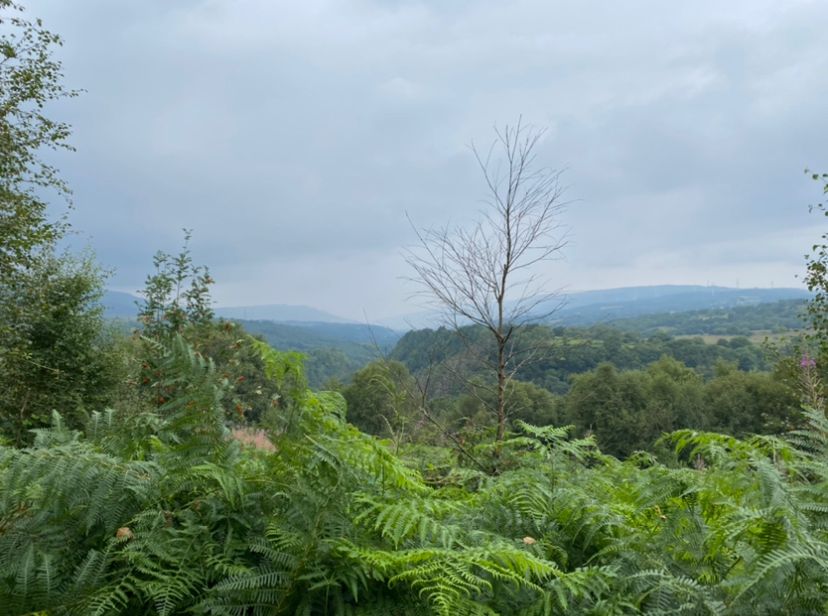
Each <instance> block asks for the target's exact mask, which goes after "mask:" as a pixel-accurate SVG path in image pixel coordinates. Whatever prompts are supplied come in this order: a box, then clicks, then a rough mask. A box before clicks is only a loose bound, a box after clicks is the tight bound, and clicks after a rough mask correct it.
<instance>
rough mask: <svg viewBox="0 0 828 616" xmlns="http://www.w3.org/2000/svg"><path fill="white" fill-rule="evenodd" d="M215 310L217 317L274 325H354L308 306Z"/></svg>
mask: <svg viewBox="0 0 828 616" xmlns="http://www.w3.org/2000/svg"><path fill="white" fill-rule="evenodd" d="M215 310H216V314H217V315H218V316H220V317H224V318H225V319H244V320H247V321H274V322H276V323H296V322H298V323H354V321H351V320H349V319H343V318H342V317H339V316H336V315H335V314H331V313H330V312H325V311H324V310H319V309H317V308H312V307H310V306H291V305H287V304H268V305H265V306H233V307H228V308H216V309H215Z"/></svg>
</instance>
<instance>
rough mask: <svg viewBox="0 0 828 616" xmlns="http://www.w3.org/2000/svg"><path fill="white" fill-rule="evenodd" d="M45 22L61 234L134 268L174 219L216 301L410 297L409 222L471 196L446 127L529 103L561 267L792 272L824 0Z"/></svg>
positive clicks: (820, 150) (814, 154)
mask: <svg viewBox="0 0 828 616" xmlns="http://www.w3.org/2000/svg"><path fill="white" fill-rule="evenodd" d="M26 5H27V7H28V12H29V14H30V15H31V16H38V17H42V18H43V19H44V21H45V23H46V25H47V26H48V27H50V28H51V29H52V30H54V31H56V32H58V33H59V34H61V35H62V36H63V38H64V40H65V45H64V47H63V49H62V50H61V52H60V57H61V59H62V60H63V62H64V68H65V74H66V82H67V85H69V86H71V87H77V88H83V89H84V90H85V93H84V94H83V95H82V96H80V97H79V98H76V99H73V100H71V101H69V102H67V103H63V104H61V105H60V106H59V108H58V109H55V110H54V112H55V114H58V115H59V116H60V117H61V118H65V119H67V120H68V121H70V122H71V123H72V125H73V126H74V136H73V139H72V141H73V143H74V145H76V146H77V152H76V153H74V154H71V155H62V156H60V158H59V159H58V161H57V163H58V166H59V167H60V168H61V169H62V170H63V171H64V175H65V177H66V179H67V180H68V181H69V182H70V184H71V185H72V187H73V188H74V191H75V203H76V209H75V211H74V212H73V213H72V215H71V220H72V222H73V224H74V227H75V228H76V229H77V230H78V231H79V232H80V234H81V235H80V237H78V238H76V240H75V241H76V242H77V243H78V244H82V243H84V242H86V243H89V244H91V246H92V247H93V248H94V249H95V251H96V252H97V255H98V258H99V260H100V261H101V262H102V263H104V264H106V265H108V266H111V267H113V268H114V269H115V273H114V275H113V277H112V278H111V280H110V286H111V287H112V288H117V289H122V290H128V291H135V290H137V289H138V288H140V287H141V285H142V282H143V279H144V277H145V275H146V273H147V272H148V269H149V267H150V264H151V256H152V254H153V253H154V252H155V251H156V250H157V249H159V248H160V249H164V250H168V251H172V250H175V249H176V248H177V247H178V246H179V245H180V240H181V231H180V229H181V228H182V227H188V228H192V229H193V230H194V236H193V244H192V247H193V252H194V255H195V257H196V260H197V261H198V262H202V263H205V264H208V265H209V266H210V267H211V268H212V270H213V273H214V277H215V278H216V279H217V281H218V284H217V286H216V288H215V291H214V297H215V298H216V300H217V302H218V304H219V305H242V304H266V303H285V304H308V305H312V306H315V307H318V308H322V309H325V310H328V311H330V312H333V313H335V314H339V315H342V316H345V317H351V318H356V319H363V318H365V317H366V316H367V318H368V319H369V320H376V319H380V318H382V317H386V316H389V315H393V314H399V313H405V312H411V311H412V310H415V309H416V308H415V307H414V306H412V304H411V302H410V300H409V299H408V298H409V295H410V293H411V291H412V288H411V287H410V286H409V285H408V283H406V282H405V281H403V280H401V278H400V277H401V276H405V275H406V274H407V273H408V270H407V269H406V266H405V264H404V262H403V260H402V258H401V251H402V249H403V248H404V247H405V246H407V245H410V244H411V243H412V241H413V239H414V234H413V232H412V230H411V227H410V226H409V224H408V221H407V219H406V213H408V215H409V216H410V217H411V218H412V219H413V220H414V221H415V222H416V223H417V224H419V225H422V226H428V225H434V224H443V223H446V222H449V221H456V222H461V223H462V222H464V221H468V220H471V219H472V218H473V217H474V215H475V212H476V211H478V210H479V209H480V207H481V201H480V200H481V199H482V198H483V197H485V195H486V193H485V186H484V184H483V182H482V178H481V176H480V172H479V170H478V168H477V166H476V163H475V161H474V158H473V156H472V154H471V152H470V150H469V147H468V146H469V144H470V143H472V142H474V143H476V144H480V145H483V146H485V145H486V144H487V143H488V142H489V141H490V140H491V138H492V137H493V132H492V128H493V126H495V125H503V124H505V123H512V122H514V121H515V120H516V119H517V118H518V117H519V116H520V115H522V116H523V118H524V120H525V121H526V122H529V123H531V124H533V125H536V126H539V127H546V128H547V129H548V130H547V133H546V135H545V138H544V140H543V142H542V144H541V146H540V150H539V161H540V162H541V163H543V164H544V165H546V166H549V167H553V168H565V169H566V170H567V171H566V173H565V175H564V182H565V184H566V185H567V186H568V191H567V197H568V199H570V200H571V201H572V202H573V203H572V204H571V205H570V206H569V208H568V210H567V211H566V213H565V214H564V215H563V217H562V223H564V224H565V225H566V227H567V228H568V229H569V245H568V246H567V248H566V251H565V254H564V257H565V258H564V259H563V260H562V261H559V262H555V263H552V264H550V265H549V268H548V271H547V272H546V273H547V274H548V276H549V278H550V279H551V280H553V281H554V284H555V286H558V287H566V288H568V289H571V290H581V289H595V288H606V287H617V286H628V285H643V284H662V283H691V284H692V283H695V284H706V283H711V284H719V285H725V286H737V285H738V286H742V287H747V286H771V285H774V286H799V284H800V282H799V281H798V280H797V279H796V278H795V275H796V274H797V273H801V272H802V270H803V254H804V253H805V252H806V250H807V248H808V246H809V245H810V244H811V243H813V241H814V240H816V239H817V238H818V236H819V234H820V233H821V228H820V227H819V226H818V225H819V224H820V222H821V221H820V220H819V219H817V218H816V217H814V216H809V215H808V211H807V206H808V204H809V203H812V202H814V201H816V200H817V199H818V197H819V190H818V188H819V187H818V186H817V185H816V184H815V183H814V182H811V181H809V180H808V179H807V178H806V176H805V175H804V174H803V169H804V168H805V167H811V168H814V169H819V170H823V169H828V148H827V147H826V136H828V113H826V109H827V107H826V106H827V105H828V102H827V101H828V37H826V36H825V24H826V23H828V2H824V1H823V0H819V1H812V2H808V1H800V2H797V1H786V2H778V1H770V0H768V1H763V0H745V1H743V2H737V1H731V2H721V1H718V0H717V1H711V2H703V1H699V0H696V1H694V2H664V1H663V0H659V1H652V2H646V1H633V0H630V1H626V2H608V1H601V2H598V1H584V0H578V1H574V0H573V1H571V2H552V1H550V0H524V1H514V2H502V1H497V2H496V1H493V0H476V1H467V0H431V1H414V0H411V1H409V0H373V1H372V0H362V1H349V0H302V1H301V2H280V1H275V0H141V1H137V0H135V1H119V2H113V1H112V0H72V1H71V2H67V1H66V0H30V1H28V2H26Z"/></svg>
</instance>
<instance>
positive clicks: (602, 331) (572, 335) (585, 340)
mask: <svg viewBox="0 0 828 616" xmlns="http://www.w3.org/2000/svg"><path fill="white" fill-rule="evenodd" d="M463 336H464V337H465V338H466V339H467V340H468V341H471V342H470V343H469V344H467V345H464V344H463V343H462V342H461V340H460V339H459V337H458V336H456V335H454V334H453V333H452V332H450V331H448V330H444V329H438V330H430V329H426V330H419V331H412V332H408V333H407V334H406V335H405V336H403V337H402V338H401V339H400V341H399V342H398V343H397V346H396V347H395V348H394V350H393V352H392V353H391V358H392V359H395V360H397V361H401V362H403V363H404V364H405V365H406V366H407V367H408V369H409V370H410V371H411V372H412V373H414V374H420V373H422V372H423V371H426V370H428V369H429V367H431V369H432V372H433V373H434V374H435V379H434V383H433V386H432V389H433V390H434V391H433V395H435V396H442V395H457V394H460V393H464V392H463V389H464V386H463V383H462V381H458V379H457V378H456V376H453V375H457V374H462V375H464V376H465V377H467V378H473V377H474V376H475V374H477V372H478V371H479V370H480V361H479V360H477V361H475V359H474V355H475V354H470V353H469V352H468V351H467V349H468V347H469V346H471V347H474V348H478V349H483V350H484V351H486V352H487V353H488V355H486V353H483V355H484V356H485V357H486V361H489V362H491V361H494V359H495V358H494V355H493V349H492V348H491V345H488V346H487V341H486V338H485V336H484V332H482V331H481V330H479V329H475V328H469V329H467V330H464V331H463ZM515 344H516V352H517V353H518V354H519V355H521V356H533V357H534V360H533V361H531V362H528V363H527V364H526V365H525V366H523V367H522V368H521V369H520V370H518V371H517V373H516V375H515V377H516V378H517V379H519V380H521V381H528V382H531V383H534V384H535V385H538V386H539V387H543V388H544V389H548V390H549V391H551V392H553V393H557V394H564V393H566V392H567V391H568V390H569V387H570V378H571V377H572V376H573V375H575V374H582V373H584V372H588V371H590V370H594V369H596V368H597V367H598V366H599V365H600V364H602V363H605V362H609V363H612V364H613V365H615V366H616V367H617V368H619V369H620V370H641V369H643V368H646V367H647V366H649V365H650V364H651V363H653V362H655V361H657V360H658V359H659V358H661V357H663V356H668V357H672V358H673V359H676V360H677V361H679V362H681V363H683V364H685V365H686V366H688V367H690V368H693V369H695V370H697V371H699V372H700V373H701V374H703V375H704V376H713V375H714V374H715V370H716V365H717V364H718V363H719V362H721V361H726V362H730V363H735V364H736V365H737V366H738V367H739V368H740V369H741V370H746V371H748V370H761V369H767V368H769V367H770V366H769V365H768V363H767V362H766V360H765V356H764V352H763V350H762V349H761V348H759V347H758V346H756V345H754V344H752V343H750V342H749V341H748V340H746V339H741V340H738V339H736V340H732V341H729V342H725V343H723V344H707V343H705V341H704V340H703V339H702V338H674V337H671V336H669V335H667V334H663V333H662V334H655V335H652V336H647V337H645V336H642V335H640V334H637V333H635V332H628V331H623V330H619V329H617V328H614V327H608V326H605V325H603V326H594V327H589V328H563V327H547V326H543V325H537V326H532V327H528V328H525V329H524V330H523V332H522V333H521V334H520V335H519V336H518V337H517V338H516V341H515Z"/></svg>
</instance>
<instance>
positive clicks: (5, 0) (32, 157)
mask: <svg viewBox="0 0 828 616" xmlns="http://www.w3.org/2000/svg"><path fill="white" fill-rule="evenodd" d="M22 11H23V9H22V7H21V6H20V5H18V4H16V3H14V2H13V1H12V0H0V284H5V283H6V281H7V280H8V279H9V277H11V276H12V275H14V273H15V272H17V271H18V270H19V269H20V268H26V267H30V266H32V265H33V263H34V260H35V258H36V255H37V252H38V250H39V249H41V248H42V247H44V246H48V245H50V244H51V243H52V242H53V241H54V240H55V239H56V238H57V237H58V236H59V235H60V234H61V232H62V230H63V225H62V223H60V222H51V221H49V220H48V219H47V216H46V205H47V204H46V201H45V200H44V199H45V196H46V195H47V194H48V193H49V191H52V192H57V193H58V194H59V195H62V196H63V197H68V194H69V190H68V188H67V186H66V184H65V183H64V182H63V181H62V180H61V179H60V177H59V176H58V173H57V170H56V169H55V168H54V167H52V166H51V165H49V164H48V163H46V162H44V161H43V159H42V158H41V157H40V154H41V151H42V150H43V149H71V146H69V144H68V143H67V138H68V137H69V132H70V131H69V126H68V125H67V124H65V123H63V122H59V121H55V120H53V119H51V118H49V117H48V116H47V115H45V108H46V106H47V105H48V103H50V102H51V101H55V100H60V99H63V98H67V97H72V96H75V95H76V94H77V93H76V92H75V91H72V90H67V89H66V88H65V87H64V86H63V84H62V77H63V75H62V73H61V65H60V62H59V61H57V60H55V59H54V58H53V56H52V53H53V50H54V49H55V48H56V47H58V46H60V44H61V40H60V37H59V36H57V35H56V34H53V33H52V32H50V31H49V30H47V29H45V28H44V27H43V24H42V23H41V21H40V20H35V21H30V20H27V19H25V18H24V17H23V13H22Z"/></svg>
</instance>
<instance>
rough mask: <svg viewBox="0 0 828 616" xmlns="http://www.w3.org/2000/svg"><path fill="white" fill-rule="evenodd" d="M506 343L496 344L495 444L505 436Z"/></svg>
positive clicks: (499, 342)
mask: <svg viewBox="0 0 828 616" xmlns="http://www.w3.org/2000/svg"><path fill="white" fill-rule="evenodd" d="M506 380H507V374H506V343H505V341H500V340H498V344H497V436H496V437H495V438H496V440H497V442H500V441H502V440H503V438H504V436H505V435H506Z"/></svg>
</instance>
